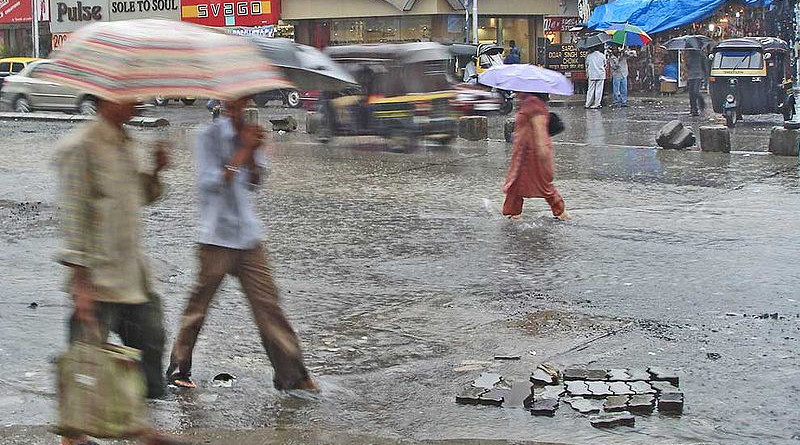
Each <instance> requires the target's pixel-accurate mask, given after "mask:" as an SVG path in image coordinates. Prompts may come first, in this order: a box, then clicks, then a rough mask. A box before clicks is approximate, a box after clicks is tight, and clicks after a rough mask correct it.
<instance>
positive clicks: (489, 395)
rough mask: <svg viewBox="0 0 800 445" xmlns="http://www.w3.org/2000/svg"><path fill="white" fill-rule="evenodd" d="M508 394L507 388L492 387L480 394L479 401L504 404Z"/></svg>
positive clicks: (487, 403)
mask: <svg viewBox="0 0 800 445" xmlns="http://www.w3.org/2000/svg"><path fill="white" fill-rule="evenodd" d="M507 396H508V390H507V389H490V390H488V391H486V392H485V393H483V394H481V395H480V396H478V403H479V404H481V405H491V406H502V405H503V401H504V400H505V398H506V397H507Z"/></svg>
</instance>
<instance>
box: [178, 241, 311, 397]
mask: <svg viewBox="0 0 800 445" xmlns="http://www.w3.org/2000/svg"><path fill="white" fill-rule="evenodd" d="M198 255H199V258H200V273H199V275H198V277H197V281H196V282H195V285H194V289H193V290H192V293H191V295H190V296H189V302H188V303H187V305H186V309H185V310H184V311H183V318H182V320H181V328H180V332H178V338H177V339H176V340H175V346H174V347H173V349H172V355H171V356H170V365H169V368H168V369H167V375H173V374H174V373H176V371H177V374H178V375H180V376H187V377H188V376H190V375H191V369H192V351H193V350H194V345H195V343H196V342H197V335H198V334H199V333H200V329H201V328H202V327H203V323H204V322H205V318H206V313H207V312H208V306H209V305H210V304H211V299H212V298H213V297H214V294H215V293H216V292H217V289H218V288H219V285H220V284H221V283H222V280H223V279H224V278H225V276H226V275H229V274H230V275H234V276H236V277H238V278H239V282H240V283H241V285H242V290H243V291H244V294H245V296H246V297H247V300H248V301H249V303H250V308H251V309H252V311H253V316H254V318H255V321H256V325H257V326H258V330H259V333H260V334H261V343H262V344H263V345H264V349H266V351H267V355H268V356H269V359H270V361H271V362H272V367H273V368H274V369H275V377H274V378H273V383H274V384H275V387H276V388H277V389H292V388H294V387H295V386H297V384H298V383H300V382H302V381H304V380H306V379H307V378H308V371H307V370H306V367H305V365H304V364H303V356H302V352H301V350H300V345H299V342H298V340H297V335H296V334H295V332H294V330H293V329H292V326H291V325H290V324H289V321H288V320H287V319H286V316H285V315H284V313H283V310H282V309H281V308H280V306H279V305H278V288H277V287H276V286H275V282H274V281H273V279H272V270H271V269H270V266H269V260H268V259H267V253H266V252H265V251H264V249H263V247H261V246H259V247H256V248H254V249H250V250H237V249H228V248H225V247H217V246H210V245H201V246H200V248H199V253H198Z"/></svg>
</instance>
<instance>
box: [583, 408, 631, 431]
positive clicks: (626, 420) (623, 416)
mask: <svg viewBox="0 0 800 445" xmlns="http://www.w3.org/2000/svg"><path fill="white" fill-rule="evenodd" d="M589 422H590V423H591V424H592V426H593V427H595V428H614V427H617V426H634V425H636V418H635V417H633V415H632V414H631V413H627V412H621V413H614V414H605V415H602V416H596V417H592V418H591V419H589Z"/></svg>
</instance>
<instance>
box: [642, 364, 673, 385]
mask: <svg viewBox="0 0 800 445" xmlns="http://www.w3.org/2000/svg"><path fill="white" fill-rule="evenodd" d="M647 372H648V373H649V374H650V375H651V379H652V380H657V381H665V382H670V383H672V384H673V385H675V386H680V384H679V382H680V379H679V377H678V374H676V373H675V371H672V370H669V369H666V368H659V367H650V368H647Z"/></svg>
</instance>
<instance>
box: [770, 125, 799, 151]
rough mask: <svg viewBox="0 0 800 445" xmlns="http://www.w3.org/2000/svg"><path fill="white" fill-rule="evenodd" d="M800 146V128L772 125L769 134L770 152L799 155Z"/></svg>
mask: <svg viewBox="0 0 800 445" xmlns="http://www.w3.org/2000/svg"><path fill="white" fill-rule="evenodd" d="M798 147H800V130H794V129H791V130H790V129H787V128H784V127H772V133H771V134H770V135H769V152H770V153H772V154H774V155H778V156H797V154H798Z"/></svg>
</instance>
